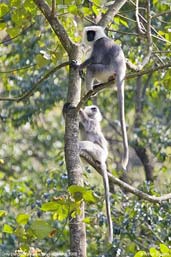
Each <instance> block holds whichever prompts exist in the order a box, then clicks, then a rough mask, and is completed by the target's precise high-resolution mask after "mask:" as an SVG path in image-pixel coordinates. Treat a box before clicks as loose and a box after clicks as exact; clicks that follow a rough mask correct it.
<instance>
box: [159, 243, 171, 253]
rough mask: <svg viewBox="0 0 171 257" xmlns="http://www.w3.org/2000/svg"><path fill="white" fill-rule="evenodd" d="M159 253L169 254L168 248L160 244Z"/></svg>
mask: <svg viewBox="0 0 171 257" xmlns="http://www.w3.org/2000/svg"><path fill="white" fill-rule="evenodd" d="M160 251H161V252H162V253H169V251H170V250H169V248H168V247H167V246H166V245H164V244H160Z"/></svg>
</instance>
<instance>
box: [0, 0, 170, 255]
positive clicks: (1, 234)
mask: <svg viewBox="0 0 171 257" xmlns="http://www.w3.org/2000/svg"><path fill="white" fill-rule="evenodd" d="M46 2H47V3H49V4H51V2H52V1H50V0H49V1H46ZM107 2H108V1H102V0H93V1H91V3H92V4H90V1H81V0H75V1H71V0H65V1H64V0H58V1H57V7H56V9H57V14H58V17H59V20H60V22H61V23H62V24H63V26H64V28H65V29H66V31H67V33H68V35H69V37H70V38H71V39H72V40H74V41H75V42H80V40H81V31H82V28H83V26H84V25H87V24H89V22H88V21H87V20H88V19H90V18H92V17H94V16H98V15H100V14H101V13H102V12H105V10H106V8H107V4H106V3H107ZM105 4H106V5H105ZM108 4H110V2H108ZM140 6H141V7H143V8H142V10H141V11H142V15H144V16H145V9H144V8H145V7H146V1H145V0H142V1H140ZM169 10H170V1H169V0H168V1H167V0H162V1H157V0H153V1H152V6H151V15H152V27H153V29H152V34H153V54H152V57H151V59H150V61H149V63H148V64H147V65H146V66H145V68H144V70H148V69H149V70H150V69H151V68H154V69H155V68H156V67H159V66H162V65H164V64H167V63H169V61H170V57H171V30H170V26H171V21H170V13H169ZM159 13H161V15H158V14H159ZM110 30H111V31H108V35H109V36H110V37H113V36H114V37H115V40H116V42H117V43H121V44H122V46H123V50H124V52H125V56H126V57H127V58H129V60H130V61H131V62H132V63H138V62H141V61H142V59H143V57H144V55H145V54H146V52H147V40H146V39H145V38H144V37H139V36H137V25H136V21H135V4H134V2H132V1H129V2H128V3H126V4H125V6H124V7H123V8H122V9H121V10H120V13H119V15H116V16H115V18H114V22H113V24H111V25H110ZM113 31H117V32H116V33H114V32H113ZM128 32H129V33H130V34H129V33H128ZM0 52H1V53H0V75H1V81H0V94H1V97H2V96H3V97H19V96H22V95H23V94H24V93H26V92H28V91H29V90H31V89H32V88H34V87H35V85H37V84H38V81H39V80H40V78H43V77H44V76H45V74H47V73H48V72H49V71H50V70H51V69H53V68H54V67H56V66H57V65H59V64H61V63H63V62H65V61H67V60H68V58H67V54H66V52H65V51H64V49H63V47H62V46H61V44H60V42H59V40H58V38H57V36H56V35H55V33H54V32H53V31H52V29H51V28H50V25H49V24H48V22H47V21H46V20H45V18H44V17H43V15H42V14H41V13H40V11H39V10H38V9H37V7H36V5H35V4H34V2H33V1H32V0H4V1H3V3H2V2H0ZM170 66H171V65H170ZM168 67H169V66H168ZM168 67H165V68H163V69H159V70H158V71H157V72H156V71H155V72H152V71H151V72H148V73H146V74H145V75H144V76H142V77H141V83H139V82H138V79H137V77H134V78H132V79H129V80H126V94H125V95H126V97H125V98H126V118H127V123H128V124H129V142H130V146H131V147H130V148H131V159H130V167H129V172H128V177H129V180H130V181H131V183H132V184H133V185H135V186H137V185H139V187H140V189H141V190H143V191H145V192H147V193H150V194H155V195H160V194H161V193H167V192H169V191H170V183H171V180H170V178H171V176H170V169H171V164H170V160H171V159H170V158H171V157H170V156H171V130H170V127H171V121H170V113H171V70H170V69H169V68H168ZM67 73H68V67H65V68H62V69H60V70H59V71H57V72H56V73H53V74H51V75H50V76H49V77H48V78H47V79H45V80H43V81H42V83H40V84H38V85H37V88H36V90H35V92H34V94H32V96H31V97H26V98H25V99H23V101H20V102H17V101H3V99H1V98H0V99H1V101H0V105H1V110H0V119H1V124H0V133H1V137H0V144H1V149H0V228H1V229H0V256H2V257H3V256H7V254H9V253H13V254H14V253H15V251H18V252H17V253H18V256H21V257H25V256H28V253H29V254H30V255H29V256H42V253H52V252H56V253H58V256H60V254H61V256H69V229H68V215H69V213H71V215H72V217H74V216H75V215H76V214H77V213H79V211H80V209H79V206H80V203H81V201H83V200H84V201H85V202H86V217H85V223H86V228H87V246H88V249H87V251H88V256H90V257H91V256H93V257H94V256H107V257H110V256H117V257H118V256H122V257H126V256H130V257H132V256H134V255H135V256H136V257H140V256H144V257H146V256H152V257H156V256H157V257H158V256H168V257H169V256H171V253H170V251H171V250H170V249H169V246H170V245H171V232H170V231H171V227H170V224H171V218H170V217H171V209H170V205H169V203H168V202H163V203H161V204H152V203H148V202H146V201H143V200H141V199H138V198H137V197H135V196H132V195H130V194H126V193H125V192H122V191H121V190H120V189H119V188H118V187H116V188H115V193H114V194H113V195H112V197H111V198H112V199H111V201H112V217H113V222H114V242H113V245H112V246H111V245H107V244H106V233H107V226H106V216H105V208H104V196H103V188H102V187H101V186H99V185H100V184H101V185H102V183H101V181H102V180H101V178H100V176H98V175H97V174H96V173H95V172H94V170H92V169H90V168H89V167H88V168H87V167H86V168H85V174H84V180H85V187H84V188H83V187H70V188H68V184H67V171H66V167H65V163H64V151H63V147H64V120H63V118H62V112H61V110H62V106H63V104H64V102H65V98H66V92H67V83H68V78H67ZM128 73H130V70H128ZM139 87H140V88H141V95H139V96H137V94H136V93H137V90H138V88H139ZM137 99H138V100H139V102H141V103H142V106H141V108H140V109H141V110H140V113H138V111H137V103H136V100H137ZM92 101H93V102H94V103H96V104H97V105H98V106H100V108H101V110H102V112H103V114H104V117H105V119H104V122H103V128H104V133H105V135H106V137H107V139H108V141H109V144H110V158H109V169H110V170H111V171H112V172H113V174H114V175H116V176H119V174H118V172H117V164H118V163H119V162H120V155H121V152H122V149H121V137H120V133H119V129H120V127H119V126H118V125H117V124H118V122H117V118H118V111H117V94H116V92H113V91H112V90H111V89H106V90H104V91H103V92H102V93H100V94H99V95H98V97H96V98H94V99H93V100H89V102H88V104H91V103H92ZM137 117H138V118H139V120H138V125H137V124H136V126H135V123H137ZM111 120H112V121H113V120H114V121H115V122H113V123H112V124H111V122H110V121H111ZM135 144H138V145H139V146H141V147H142V148H145V149H147V150H148V151H149V153H150V158H151V159H150V160H151V162H152V163H153V165H154V172H155V173H154V177H155V180H154V183H150V182H144V181H143V180H144V172H143V171H144V170H143V167H142V165H141V163H140V162H139V160H138V157H137V156H136V154H135V152H134V146H135ZM90 178H91V179H90ZM138 251H139V252H138ZM137 252H138V253H137ZM17 253H16V254H17ZM64 254H66V255H64ZM169 254H170V255H169Z"/></svg>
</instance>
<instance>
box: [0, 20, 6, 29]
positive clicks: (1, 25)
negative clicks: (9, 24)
mask: <svg viewBox="0 0 171 257" xmlns="http://www.w3.org/2000/svg"><path fill="white" fill-rule="evenodd" d="M5 28H6V23H5V22H2V23H0V30H3V29H5Z"/></svg>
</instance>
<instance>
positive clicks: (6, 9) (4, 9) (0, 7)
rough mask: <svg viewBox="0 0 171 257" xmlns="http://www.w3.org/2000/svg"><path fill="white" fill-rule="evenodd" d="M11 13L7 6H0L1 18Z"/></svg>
mask: <svg viewBox="0 0 171 257" xmlns="http://www.w3.org/2000/svg"><path fill="white" fill-rule="evenodd" d="M8 11H9V6H8V5H7V4H0V17H3V16H4V15H5V14H6V13H7V12H8Z"/></svg>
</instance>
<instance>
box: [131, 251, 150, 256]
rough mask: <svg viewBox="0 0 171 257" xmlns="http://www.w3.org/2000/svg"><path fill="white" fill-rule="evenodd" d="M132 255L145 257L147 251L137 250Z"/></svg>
mask: <svg viewBox="0 0 171 257" xmlns="http://www.w3.org/2000/svg"><path fill="white" fill-rule="evenodd" d="M134 257H147V253H146V252H144V251H139V252H137V253H136V254H135V255H134Z"/></svg>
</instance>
